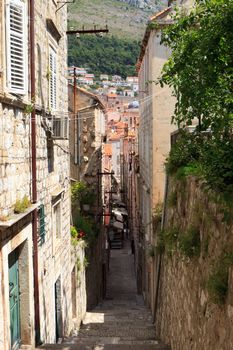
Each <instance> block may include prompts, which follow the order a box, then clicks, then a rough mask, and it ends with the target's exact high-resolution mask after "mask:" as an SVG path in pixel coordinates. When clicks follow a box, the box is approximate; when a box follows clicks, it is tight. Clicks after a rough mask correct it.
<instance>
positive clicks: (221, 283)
mask: <svg viewBox="0 0 233 350" xmlns="http://www.w3.org/2000/svg"><path fill="white" fill-rule="evenodd" d="M232 266H233V253H225V254H223V255H222V256H220V258H219V259H218V261H217V262H216V263H215V264H214V266H213V269H212V272H211V274H210V276H209V279H208V281H207V290H208V293H209V297H210V300H211V301H212V302H213V303H215V304H220V305H221V304H224V303H225V300H226V296H227V292H228V275H229V268H230V267H232Z"/></svg>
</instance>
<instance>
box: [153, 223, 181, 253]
mask: <svg viewBox="0 0 233 350" xmlns="http://www.w3.org/2000/svg"><path fill="white" fill-rule="evenodd" d="M178 235H179V229H178V227H170V228H168V229H166V230H162V231H161V232H160V234H159V240H158V243H157V246H156V250H157V251H158V252H159V253H163V251H164V250H166V251H167V252H168V254H172V252H173V251H174V250H175V249H176V245H177V239H178Z"/></svg>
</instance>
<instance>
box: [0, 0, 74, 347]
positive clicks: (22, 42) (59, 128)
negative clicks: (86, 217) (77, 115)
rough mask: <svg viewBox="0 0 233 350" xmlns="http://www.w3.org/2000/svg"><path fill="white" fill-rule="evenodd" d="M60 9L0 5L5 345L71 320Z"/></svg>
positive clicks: (0, 268) (0, 327)
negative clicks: (33, 131)
mask: <svg viewBox="0 0 233 350" xmlns="http://www.w3.org/2000/svg"><path fill="white" fill-rule="evenodd" d="M60 7H61V4H59V3H58V2H57V1H52V0H51V1H44V0H38V1H36V2H35V4H34V1H27V0H3V1H1V4H0V17H1V20H0V26H1V30H0V275H1V278H0V305H1V306H0V320H1V321H0V348H1V349H3V350H6V349H7V350H9V349H13V348H14V349H15V348H16V349H17V348H18V347H19V346H21V345H25V346H26V345H29V346H31V347H32V348H33V347H34V346H35V342H47V343H54V342H56V341H57V339H58V338H60V337H62V336H63V335H66V334H69V332H70V330H71V329H72V327H73V325H72V318H73V315H72V305H71V304H72V298H71V295H72V290H71V286H72V283H71V281H72V264H71V247H70V194H69V193H70V192H69V187H70V186H69V162H70V158H69V141H68V89H67V79H66V75H67V71H66V58H67V38H66V25H67V9H66V6H63V7H62V8H60ZM33 26H34V29H35V31H34V33H33V32H32V28H33ZM33 65H34V66H35V67H34V68H33ZM34 74H35V80H34V81H33V75H34ZM33 88H34V89H35V94H34V93H33ZM33 122H34V126H35V135H34V136H33V133H32V129H33V126H32V125H33ZM33 144H34V146H33ZM32 159H34V163H33V160H32ZM25 203H26V204H25ZM24 204H25V206H26V208H24V209H22V207H23V206H24ZM17 206H18V208H19V209H17ZM19 211H22V212H21V213H17V214H16V212H19ZM35 339H36V341H35Z"/></svg>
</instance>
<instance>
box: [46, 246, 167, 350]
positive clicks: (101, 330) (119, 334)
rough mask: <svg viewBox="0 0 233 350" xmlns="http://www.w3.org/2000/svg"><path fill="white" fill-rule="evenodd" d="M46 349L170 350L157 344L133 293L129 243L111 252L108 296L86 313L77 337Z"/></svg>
mask: <svg viewBox="0 0 233 350" xmlns="http://www.w3.org/2000/svg"><path fill="white" fill-rule="evenodd" d="M41 349H46V350H171V349H170V347H169V346H167V345H164V344H162V343H160V342H159V340H158V339H157V338H156V334H155V326H154V325H153V321H152V316H151V313H150V310H149V308H147V307H146V306H145V304H144V301H143V298H142V296H139V295H137V293H136V281H135V274H134V265H133V257H132V255H131V252H130V245H129V242H128V241H126V242H125V244H124V248H123V249H121V250H118V249H116V250H113V251H111V260H110V274H109V280H108V285H107V297H106V299H105V300H104V301H103V302H102V303H101V304H99V305H98V306H97V307H96V308H95V309H94V310H92V312H87V314H86V317H85V319H84V320H83V324H82V325H81V327H80V330H79V331H77V334H74V335H73V336H72V337H68V338H64V339H63V343H62V344H54V345H50V344H48V345H44V346H42V347H41Z"/></svg>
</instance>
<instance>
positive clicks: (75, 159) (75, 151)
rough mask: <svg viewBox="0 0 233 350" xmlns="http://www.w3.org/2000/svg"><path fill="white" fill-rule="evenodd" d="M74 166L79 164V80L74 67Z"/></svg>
mask: <svg viewBox="0 0 233 350" xmlns="http://www.w3.org/2000/svg"><path fill="white" fill-rule="evenodd" d="M73 93H74V94H73V99H74V164H78V133H77V124H78V122H77V116H76V93H77V80H76V67H74V91H73Z"/></svg>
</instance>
